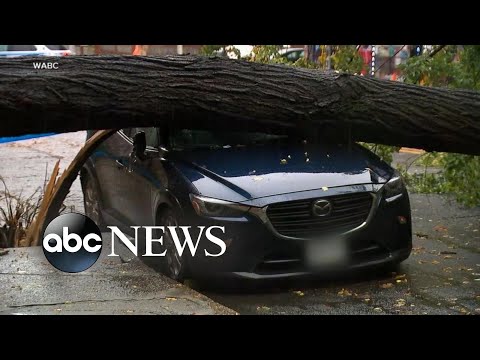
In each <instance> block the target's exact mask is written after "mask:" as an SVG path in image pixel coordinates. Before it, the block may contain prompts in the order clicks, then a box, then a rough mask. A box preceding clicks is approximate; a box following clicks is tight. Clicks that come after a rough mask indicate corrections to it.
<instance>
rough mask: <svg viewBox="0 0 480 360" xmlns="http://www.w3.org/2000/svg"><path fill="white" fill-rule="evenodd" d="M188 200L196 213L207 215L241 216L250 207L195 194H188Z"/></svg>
mask: <svg viewBox="0 0 480 360" xmlns="http://www.w3.org/2000/svg"><path fill="white" fill-rule="evenodd" d="M190 201H191V202H192V206H193V209H194V210H195V212H196V213H197V214H198V215H201V216H207V217H241V216H243V215H244V214H245V213H246V212H247V211H248V210H249V209H250V206H246V205H241V204H236V203H232V202H230V201H225V200H220V199H214V198H209V197H204V196H198V195H195V194H190Z"/></svg>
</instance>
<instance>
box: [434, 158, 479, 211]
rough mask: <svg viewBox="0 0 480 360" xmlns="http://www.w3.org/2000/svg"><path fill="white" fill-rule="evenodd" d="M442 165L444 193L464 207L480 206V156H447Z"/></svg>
mask: <svg viewBox="0 0 480 360" xmlns="http://www.w3.org/2000/svg"><path fill="white" fill-rule="evenodd" d="M442 163H443V176H444V178H445V184H444V191H445V192H449V193H453V194H455V196H456V198H457V200H458V201H459V202H460V203H462V204H464V205H467V206H477V205H480V156H472V155H463V154H447V155H446V156H445V157H444V158H443V159H442Z"/></svg>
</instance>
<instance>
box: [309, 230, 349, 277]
mask: <svg viewBox="0 0 480 360" xmlns="http://www.w3.org/2000/svg"><path fill="white" fill-rule="evenodd" d="M347 251H348V249H347V245H346V241H345V239H343V238H340V237H339V238H327V239H319V240H311V241H307V242H306V245H305V261H306V264H307V266H308V267H310V268H321V269H325V268H338V267H342V266H344V265H346V264H347V260H348V254H347Z"/></svg>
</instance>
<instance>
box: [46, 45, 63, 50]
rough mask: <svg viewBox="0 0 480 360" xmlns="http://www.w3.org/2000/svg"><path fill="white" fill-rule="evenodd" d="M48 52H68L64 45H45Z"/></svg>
mask: <svg viewBox="0 0 480 360" xmlns="http://www.w3.org/2000/svg"><path fill="white" fill-rule="evenodd" d="M45 46H46V47H47V48H49V49H50V50H68V48H67V47H66V46H65V45H45Z"/></svg>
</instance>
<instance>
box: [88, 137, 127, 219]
mask: <svg viewBox="0 0 480 360" xmlns="http://www.w3.org/2000/svg"><path fill="white" fill-rule="evenodd" d="M132 130H133V129H122V130H119V131H117V132H116V133H115V134H113V135H112V136H111V137H109V138H108V139H107V140H105V141H104V142H103V143H102V144H100V145H99V146H98V148H97V149H96V150H95V152H94V153H93V154H92V156H91V158H92V161H93V164H94V167H95V173H96V177H97V180H98V186H99V188H100V194H101V202H102V207H103V210H104V212H105V213H106V215H107V216H109V217H111V218H113V220H116V222H118V223H121V224H125V225H128V223H129V221H128V218H127V217H126V216H125V212H124V210H123V209H125V208H128V207H129V206H132V205H131V204H130V203H129V201H130V200H129V197H126V196H125V194H127V193H128V192H130V191H131V187H130V186H129V184H128V179H127V176H128V174H127V169H128V167H127V165H128V161H129V157H130V153H131V151H132V139H131V132H132ZM105 220H106V222H107V224H108V225H110V223H111V222H112V221H110V220H109V219H105ZM112 225H113V223H112ZM115 225H119V224H115Z"/></svg>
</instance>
